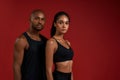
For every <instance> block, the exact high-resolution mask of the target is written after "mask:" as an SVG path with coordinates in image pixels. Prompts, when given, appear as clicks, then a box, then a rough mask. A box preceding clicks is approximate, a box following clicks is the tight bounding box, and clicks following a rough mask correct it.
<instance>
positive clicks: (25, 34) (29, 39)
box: [23, 32, 31, 44]
mask: <svg viewBox="0 0 120 80" xmlns="http://www.w3.org/2000/svg"><path fill="white" fill-rule="evenodd" d="M23 35H24V36H25V37H26V39H27V41H28V43H29V44H30V43H31V38H30V37H29V36H28V34H27V33H26V32H24V33H23Z"/></svg>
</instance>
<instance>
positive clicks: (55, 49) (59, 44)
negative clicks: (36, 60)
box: [46, 11, 73, 80]
mask: <svg viewBox="0 0 120 80" xmlns="http://www.w3.org/2000/svg"><path fill="white" fill-rule="evenodd" d="M69 23H70V17H69V15H68V14H67V13H65V12H62V11H61V12H58V13H57V14H56V15H55V16H54V21H53V24H52V28H51V38H50V39H49V40H48V41H47V45H46V75H47V80H73V76H72V63H73V61H72V58H73V51H72V49H71V47H70V42H69V41H67V40H65V39H64V34H65V33H66V32H67V30H68V28H69ZM53 64H54V72H52V69H53Z"/></svg>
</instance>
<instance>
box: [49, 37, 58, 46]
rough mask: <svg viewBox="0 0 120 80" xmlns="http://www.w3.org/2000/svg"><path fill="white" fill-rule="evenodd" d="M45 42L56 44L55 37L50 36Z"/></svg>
mask: <svg viewBox="0 0 120 80" xmlns="http://www.w3.org/2000/svg"><path fill="white" fill-rule="evenodd" d="M47 44H49V45H54V44H56V41H55V39H53V38H50V39H48V40H47Z"/></svg>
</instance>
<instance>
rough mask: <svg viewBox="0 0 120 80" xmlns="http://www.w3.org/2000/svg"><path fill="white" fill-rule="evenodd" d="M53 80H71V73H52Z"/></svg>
mask: <svg viewBox="0 0 120 80" xmlns="http://www.w3.org/2000/svg"><path fill="white" fill-rule="evenodd" d="M53 78H54V80H71V73H63V72H60V71H54V72H53Z"/></svg>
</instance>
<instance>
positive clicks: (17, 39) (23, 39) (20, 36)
mask: <svg viewBox="0 0 120 80" xmlns="http://www.w3.org/2000/svg"><path fill="white" fill-rule="evenodd" d="M20 42H23V43H25V42H27V40H26V37H25V36H24V35H23V34H21V35H19V36H18V37H17V38H16V41H15V43H20Z"/></svg>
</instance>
